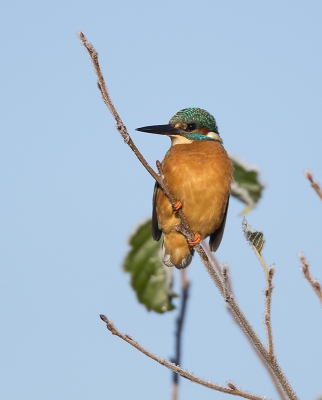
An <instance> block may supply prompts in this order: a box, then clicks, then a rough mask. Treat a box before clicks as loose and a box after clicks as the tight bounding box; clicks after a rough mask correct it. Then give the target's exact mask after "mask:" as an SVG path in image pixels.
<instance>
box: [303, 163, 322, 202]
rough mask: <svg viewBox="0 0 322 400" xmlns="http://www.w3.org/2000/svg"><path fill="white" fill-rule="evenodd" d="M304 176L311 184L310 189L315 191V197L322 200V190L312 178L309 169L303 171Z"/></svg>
mask: <svg viewBox="0 0 322 400" xmlns="http://www.w3.org/2000/svg"><path fill="white" fill-rule="evenodd" d="M304 174H305V176H306V177H307V179H308V180H309V181H310V182H311V186H312V188H313V189H314V190H315V191H316V193H317V195H318V196H319V197H320V199H321V200H322V190H321V187H320V185H319V184H318V183H317V182H315V181H314V178H313V174H312V172H311V171H310V170H309V169H306V170H305V171H304Z"/></svg>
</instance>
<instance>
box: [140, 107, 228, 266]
mask: <svg viewBox="0 0 322 400" xmlns="http://www.w3.org/2000/svg"><path fill="white" fill-rule="evenodd" d="M136 130H137V131H141V132H148V133H154V134H160V135H166V136H169V137H170V139H171V147H170V149H169V150H168V152H167V153H166V155H165V157H164V160H163V161H162V169H163V173H164V177H165V180H166V182H167V185H168V188H169V190H170V192H171V194H172V195H173V196H174V198H175V199H176V204H175V206H174V207H172V205H171V203H170V202H169V200H168V198H167V197H166V196H165V194H164V193H163V191H162V189H161V188H160V187H159V185H158V184H157V183H156V184H155V188H154V194H153V210H152V236H153V239H154V240H156V241H159V240H160V238H161V236H162V233H163V244H162V261H163V263H164V264H165V265H166V266H168V267H173V266H174V267H176V268H178V269H182V268H186V267H188V266H189V265H190V263H191V261H192V257H193V254H194V246H195V245H197V244H199V242H200V240H201V239H205V238H206V237H208V236H209V237H210V238H209V247H210V250H211V251H216V250H217V249H218V247H219V245H220V242H221V239H222V236H223V233H224V228H225V223H226V217H227V210H228V204H229V196H230V188H231V183H232V180H233V165H232V162H231V161H230V158H229V157H228V154H227V152H226V150H225V149H224V147H223V141H222V139H221V137H220V136H219V132H218V127H217V124H216V120H215V118H214V117H213V116H212V115H211V114H209V113H208V112H207V111H206V110H203V109H201V108H185V109H183V110H181V111H179V112H177V113H176V114H175V115H174V116H173V117H172V118H171V119H170V121H169V124H167V125H153V126H144V127H142V128H137V129H136ZM180 208H181V209H182V212H183V213H184V215H185V217H186V219H187V222H188V224H189V226H190V228H191V229H192V231H193V232H194V234H195V237H194V238H193V240H191V241H187V239H186V238H185V236H184V235H183V234H182V233H181V232H180V230H179V229H178V228H179V227H180V219H179V217H178V215H177V211H178V210H179V209H180Z"/></svg>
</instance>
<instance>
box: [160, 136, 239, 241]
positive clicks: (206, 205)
mask: <svg viewBox="0 0 322 400" xmlns="http://www.w3.org/2000/svg"><path fill="white" fill-rule="evenodd" d="M163 171H164V175H165V178H166V181H167V183H168V187H169V189H170V191H171V193H172V194H173V196H174V197H175V198H176V199H177V200H180V201H181V202H182V203H183V208H182V211H183V212H184V214H185V215H186V217H187V219H188V221H189V223H190V224H191V227H192V228H193V229H197V230H199V231H202V230H203V229H202V227H203V224H207V225H208V222H207V221H209V220H210V221H212V223H213V225H214V226H216V225H217V224H219V223H220V220H221V218H222V215H223V213H224V211H225V207H226V204H227V200H228V196H229V193H230V184H231V180H232V165H231V162H230V159H229V157H228V155H227V153H226V151H225V150H224V148H223V147H222V146H221V145H220V144H219V143H217V142H214V143H212V142H211V143H209V142H208V143H202V142H197V143H195V142H193V143H191V144H184V145H180V144H178V145H176V146H172V147H171V149H170V151H169V152H168V154H167V155H166V157H165V159H164V161H163ZM211 229H212V228H211ZM210 233H211V231H210ZM210 233H208V234H210Z"/></svg>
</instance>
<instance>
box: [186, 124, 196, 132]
mask: <svg viewBox="0 0 322 400" xmlns="http://www.w3.org/2000/svg"><path fill="white" fill-rule="evenodd" d="M195 129H196V124H188V125H187V130H188V131H194V130H195Z"/></svg>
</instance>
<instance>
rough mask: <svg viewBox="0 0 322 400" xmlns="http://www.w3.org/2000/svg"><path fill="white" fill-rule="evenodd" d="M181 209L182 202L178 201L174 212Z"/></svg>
mask: <svg viewBox="0 0 322 400" xmlns="http://www.w3.org/2000/svg"><path fill="white" fill-rule="evenodd" d="M181 207H182V203H181V201H180V200H178V201H177V202H176V203H175V204H174V206H173V212H177V211H179V210H180V208H181Z"/></svg>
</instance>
